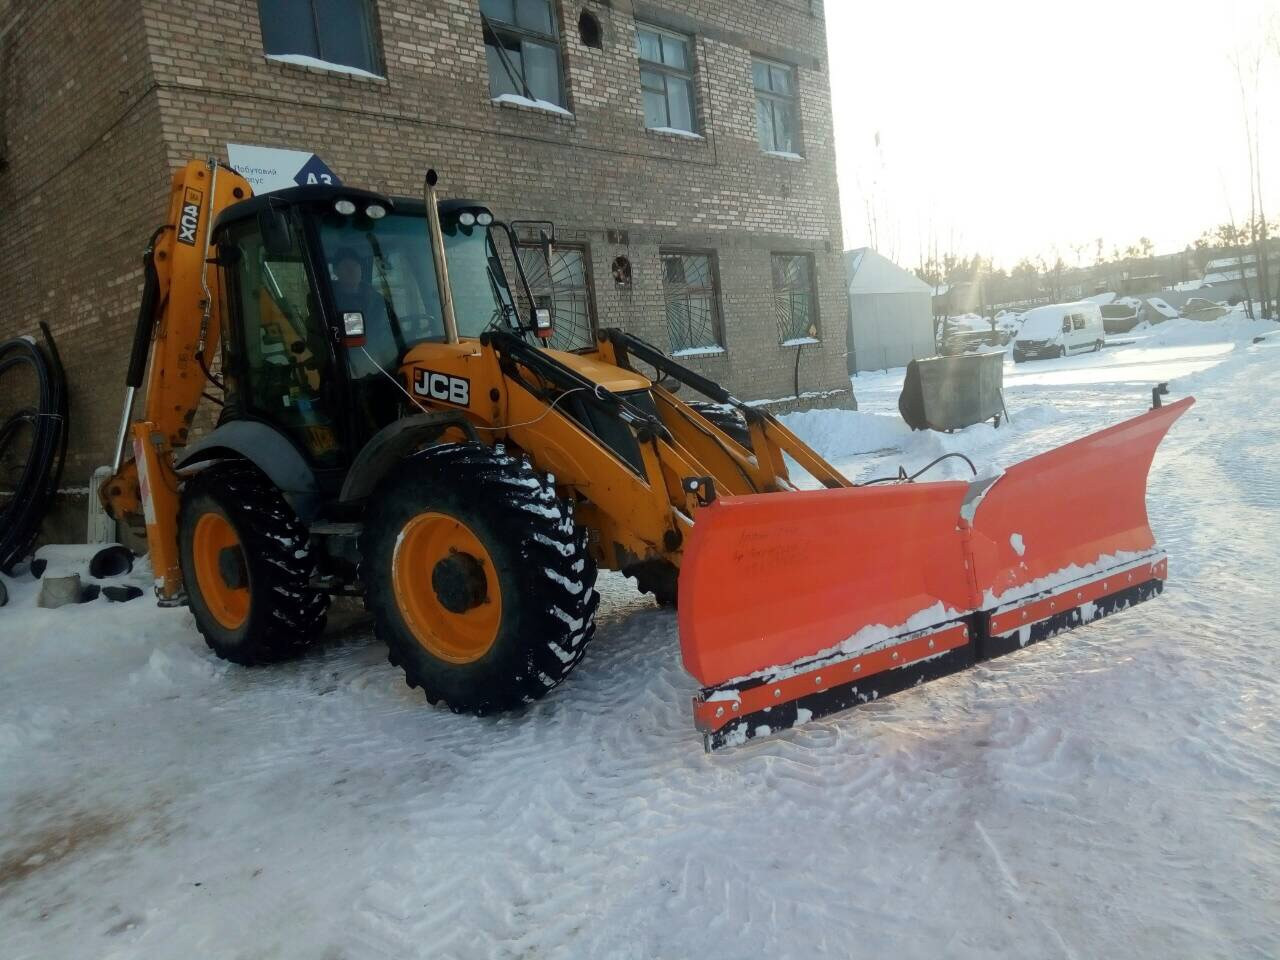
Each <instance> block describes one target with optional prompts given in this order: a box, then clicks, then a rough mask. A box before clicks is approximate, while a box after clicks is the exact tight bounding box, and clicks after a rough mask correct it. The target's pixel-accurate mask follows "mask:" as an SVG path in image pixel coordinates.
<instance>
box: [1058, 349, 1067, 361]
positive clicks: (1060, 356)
mask: <svg viewBox="0 0 1280 960" xmlns="http://www.w3.org/2000/svg"><path fill="white" fill-rule="evenodd" d="M1066 355H1067V348H1066V347H1059V348H1058V359H1059V360H1061V359H1063V358H1064V357H1065V356H1066Z"/></svg>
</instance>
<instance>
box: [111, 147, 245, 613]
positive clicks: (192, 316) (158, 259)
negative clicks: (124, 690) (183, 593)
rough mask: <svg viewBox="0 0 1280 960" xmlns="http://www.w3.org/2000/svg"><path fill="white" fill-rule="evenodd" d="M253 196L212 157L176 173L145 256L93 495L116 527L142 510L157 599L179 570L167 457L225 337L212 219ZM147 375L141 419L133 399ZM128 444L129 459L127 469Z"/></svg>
mask: <svg viewBox="0 0 1280 960" xmlns="http://www.w3.org/2000/svg"><path fill="white" fill-rule="evenodd" d="M252 195H253V189H252V187H250V186H249V183H248V181H247V180H245V179H244V178H243V177H241V176H240V175H239V174H237V173H236V172H235V171H233V170H231V169H230V168H228V167H224V166H221V165H220V164H218V162H217V161H216V160H213V159H210V160H208V161H198V160H193V161H191V162H189V163H188V164H187V165H186V166H184V167H183V168H182V169H180V170H178V171H177V172H176V173H175V174H174V175H173V180H172V183H171V186H170V188H169V206H168V214H167V216H166V218H165V221H164V225H163V226H161V227H160V228H159V229H158V230H156V232H155V234H154V235H153V236H152V238H151V242H150V243H149V244H148V246H147V249H146V252H145V254H144V255H143V270H144V285H143V295H142V302H141V304H140V306H139V310H138V321H137V326H136V328H135V330H134V337H133V348H132V351H131V353H130V357H129V369H128V374H127V376H126V380H125V383H126V388H127V389H126V399H125V406H124V411H123V413H122V415H121V420H120V432H119V435H118V437H117V440H116V451H115V460H114V463H113V464H112V474H111V476H110V477H108V478H107V479H106V481H105V482H104V483H103V485H102V487H101V489H100V491H99V494H100V496H101V498H102V500H103V503H104V505H105V506H106V507H107V510H108V512H109V513H110V514H111V515H112V516H113V517H115V518H116V519H117V520H119V519H122V518H123V517H124V516H126V515H129V514H134V513H137V512H138V511H139V510H141V512H142V513H143V515H144V517H145V519H146V526H147V546H148V548H149V550H150V554H151V559H152V565H153V568H154V570H155V576H156V589H157V592H158V593H159V595H160V597H161V598H162V599H173V598H175V597H176V596H177V595H178V594H179V592H180V590H181V584H182V575H181V572H180V571H179V568H178V534H177V515H178V477H177V474H176V473H175V472H174V468H173V452H174V451H175V450H177V449H180V448H181V447H184V446H186V444H187V441H188V438H189V436H190V431H191V424H192V421H193V420H194V419H195V415H196V410H197V409H198V407H199V405H200V398H201V395H202V394H203V393H204V391H205V387H206V384H207V383H208V382H210V378H211V375H210V373H209V353H210V352H211V350H210V345H216V344H218V343H219V342H220V338H221V334H222V303H221V293H222V290H221V283H220V282H219V278H218V275H217V267H216V264H215V263H211V262H210V261H213V260H216V251H215V250H214V249H212V248H211V245H210V237H211V232H212V226H213V222H214V221H215V220H216V219H217V216H218V214H219V213H220V212H221V211H222V210H223V209H225V208H226V207H228V206H230V205H231V204H233V203H238V202H239V201H241V200H244V199H246V198H248V197H250V196H252ZM144 377H145V382H146V394H145V401H144V405H143V409H142V416H141V418H140V419H138V420H137V421H135V420H134V399H135V396H136V394H137V391H138V390H139V389H141V388H142V386H143V381H144ZM129 442H132V446H133V457H134V458H133V461H132V462H129V463H126V462H125V449H126V444H127V443H129Z"/></svg>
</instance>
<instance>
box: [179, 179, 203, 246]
mask: <svg viewBox="0 0 1280 960" xmlns="http://www.w3.org/2000/svg"><path fill="white" fill-rule="evenodd" d="M203 205H204V194H202V193H201V192H200V191H199V190H193V189H190V188H188V189H187V192H186V193H185V194H184V195H183V197H182V213H181V214H180V215H179V216H178V240H179V242H181V243H185V244H186V245H187V246H189V247H194V246H195V245H196V231H197V230H199V229H200V208H201V207H202V206H203Z"/></svg>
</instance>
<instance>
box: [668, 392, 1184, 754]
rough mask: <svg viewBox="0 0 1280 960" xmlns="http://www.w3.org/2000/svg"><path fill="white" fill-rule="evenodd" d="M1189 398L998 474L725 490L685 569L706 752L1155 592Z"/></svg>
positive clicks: (691, 660)
mask: <svg viewBox="0 0 1280 960" xmlns="http://www.w3.org/2000/svg"><path fill="white" fill-rule="evenodd" d="M1193 402H1194V401H1193V400H1192V398H1187V399H1185V400H1181V401H1179V402H1177V403H1173V404H1169V405H1167V406H1164V407H1161V408H1158V409H1154V410H1151V411H1149V412H1148V413H1145V414H1143V415H1142V416H1139V417H1135V418H1134V419H1132V420H1128V421H1126V422H1124V423H1120V424H1117V425H1116V426H1114V427H1109V428H1107V429H1105V430H1102V431H1100V432H1098V433H1095V434H1091V435H1090V436H1087V437H1084V438H1083V439H1080V440H1076V441H1074V442H1072V443H1069V444H1066V445H1065V446H1062V447H1059V448H1057V449H1054V450H1050V451H1049V452H1047V453H1044V454H1041V455H1039V456H1037V457H1033V458H1032V459H1030V460H1027V461H1024V462H1022V463H1019V464H1017V465H1015V466H1013V467H1011V468H1009V469H1008V470H1006V471H1005V472H1004V473H1003V474H1001V475H1000V476H999V477H998V478H997V479H996V480H994V481H990V480H987V481H980V482H976V483H972V484H970V483H964V482H957V481H943V482H937V483H915V484H899V485H895V486H870V487H854V488H846V489H836V490H817V491H804V492H800V493H776V494H772V493H771V494H762V495H755V496H741V497H722V498H720V499H719V500H717V501H716V502H715V503H712V504H711V505H710V506H707V507H705V508H703V509H702V510H700V511H699V512H698V515H697V518H696V523H695V524H694V529H693V533H692V535H691V537H690V538H689V542H688V544H687V547H686V550H685V555H684V560H683V563H682V566H681V571H680V587H679V589H680V606H679V624H680V646H681V653H682V656H683V659H684V665H685V669H686V670H688V671H689V673H690V674H692V676H693V677H694V679H696V680H697V681H698V683H699V684H700V685H701V687H702V690H701V692H700V693H699V694H698V696H697V697H695V699H694V721H695V724H696V725H697V727H698V729H699V730H700V731H701V732H702V733H703V735H704V737H705V739H706V743H707V747H708V749H717V748H719V747H723V746H728V745H732V744H737V743H742V742H744V741H746V740H748V739H751V738H752V737H757V736H763V735H768V734H770V733H776V732H778V731H779V730H785V729H787V728H789V727H793V726H796V725H797V724H799V723H804V722H805V721H807V720H810V719H814V718H816V717H820V716H824V715H827V714H830V713H835V712H837V711H840V710H844V709H846V708H848V707H852V706H856V705H857V704H860V703H865V702H867V701H868V700H875V699H878V698H880V697H883V696H887V695H888V694H890V693H894V692H897V691H899V690H902V689H904V688H906V687H911V686H915V685H917V684H919V683H922V682H924V681H926V680H932V679H934V678H936V677H940V676H944V675H946V674H949V673H954V672H956V671H957V670H961V669H964V668H965V667H968V666H971V665H972V664H973V663H975V662H976V661H978V660H984V659H987V658H990V657H994V656H998V655H1000V654H1002V653H1007V652H1009V651H1011V650H1016V649H1019V648H1020V647H1023V646H1026V645H1027V644H1029V643H1034V642H1036V641H1038V640H1041V639H1044V638H1046V637H1049V636H1052V635H1053V634H1055V633H1058V632H1060V631H1062V630H1066V629H1070V628H1072V627H1076V626H1080V625H1082V624H1084V623H1088V622H1090V621H1092V620H1095V619H1097V618H1098V617H1102V616H1106V615H1107V614H1110V613H1114V612H1117V611H1119V610H1121V609H1124V608H1125V607H1128V606H1132V605H1133V604H1135V603H1139V602H1141V601H1143V600H1147V599H1149V598H1151V597H1152V596H1154V595H1155V594H1157V593H1159V592H1160V590H1161V589H1162V588H1163V584H1164V580H1165V578H1166V576H1167V563H1166V560H1165V557H1164V554H1163V553H1162V552H1161V551H1160V550H1158V549H1157V548H1156V544H1155V538H1154V536H1153V535H1152V532H1151V527H1150V525H1149V524H1148V522H1147V512H1146V485H1147V473H1148V471H1149V469H1150V466H1151V461H1152V458H1153V457H1154V456H1155V451H1156V448H1157V447H1158V446H1159V444H1160V441H1161V439H1162V438H1163V437H1164V435H1165V433H1166V432H1167V431H1168V429H1169V427H1170V426H1172V424H1173V421H1174V420H1176V419H1177V418H1178V417H1179V416H1180V415H1181V414H1182V413H1184V412H1185V411H1186V409H1187V408H1188V407H1189V406H1190V405H1191V404H1192V403H1193Z"/></svg>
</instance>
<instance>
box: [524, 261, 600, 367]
mask: <svg viewBox="0 0 1280 960" xmlns="http://www.w3.org/2000/svg"><path fill="white" fill-rule="evenodd" d="M520 262H521V264H522V265H523V266H524V272H525V276H527V277H528V278H529V287H530V289H532V290H533V296H534V299H535V300H537V301H538V306H551V307H554V308H555V331H554V333H553V334H552V336H551V340H550V343H549V345H550V346H551V347H552V349H555V350H592V349H594V348H595V345H596V318H595V304H594V302H593V301H592V299H591V274H590V268H589V263H590V257H588V256H587V249H586V247H580V246H573V245H566V244H559V243H557V244H556V245H555V246H554V247H553V248H552V251H551V263H550V265H548V263H547V258H546V257H544V256H543V255H542V247H541V246H522V247H521V248H520Z"/></svg>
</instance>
